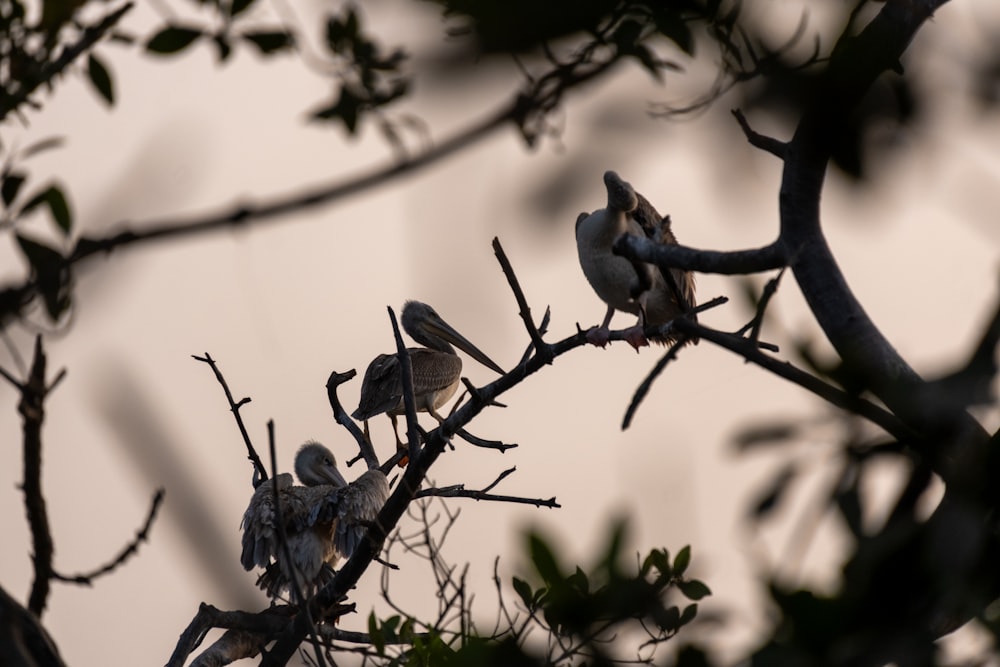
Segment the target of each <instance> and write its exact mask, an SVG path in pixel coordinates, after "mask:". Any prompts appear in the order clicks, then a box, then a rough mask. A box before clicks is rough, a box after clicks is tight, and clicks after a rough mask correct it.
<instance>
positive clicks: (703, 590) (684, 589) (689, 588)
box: [677, 579, 712, 600]
mask: <svg viewBox="0 0 1000 667" xmlns="http://www.w3.org/2000/svg"><path fill="white" fill-rule="evenodd" d="M677 588H679V589H680V591H681V593H683V594H684V597H686V598H687V599H689V600H700V599H702V598H703V597H706V596H708V595H711V594H712V591H711V590H710V589H709V588H708V586H706V585H705V584H704V583H703V582H701V581H698V580H697V579H689V580H687V581H679V582H677Z"/></svg>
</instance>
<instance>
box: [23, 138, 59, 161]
mask: <svg viewBox="0 0 1000 667" xmlns="http://www.w3.org/2000/svg"><path fill="white" fill-rule="evenodd" d="M65 142H66V139H65V138H63V137H48V138H46V139H42V140H40V141H36V142H35V143H33V144H29V145H28V146H27V148H25V149H24V150H22V151H21V158H22V159H25V160H26V159H28V158H29V157H31V156H33V155H38V154H39V153H44V152H45V151H48V150H52V149H53V148H60V147H61V146H62V145H63V144H64V143H65Z"/></svg>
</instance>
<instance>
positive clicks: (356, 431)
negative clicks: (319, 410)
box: [326, 368, 379, 470]
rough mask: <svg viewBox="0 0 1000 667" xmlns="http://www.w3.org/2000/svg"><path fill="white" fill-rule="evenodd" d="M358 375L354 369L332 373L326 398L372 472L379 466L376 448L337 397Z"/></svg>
mask: <svg viewBox="0 0 1000 667" xmlns="http://www.w3.org/2000/svg"><path fill="white" fill-rule="evenodd" d="M357 374H358V373H357V371H355V370H354V369H353V368H352V369H351V370H349V371H347V372H345V373H338V372H337V371H333V372H332V373H330V377H329V378H328V379H327V381H326V396H327V399H328V400H329V401H330V408H331V409H332V410H333V418H334V419H335V420H336V421H337V423H338V424H340V425H341V426H343V427H344V428H345V429H347V432H348V433H350V434H351V437H353V438H354V440H355V441H356V442H357V443H358V451H359V455H360V456H361V458H363V459H364V460H365V465H366V466H367V468H368V469H369V470H372V469H373V468H377V467H378V465H379V463H378V455H377V454H376V453H375V448H374V447H372V443H371V442H370V441H369V440H368V438H366V437H365V434H364V433H362V432H361V429H360V428H358V425H357V424H355V423H354V420H353V419H351V416H350V415H349V414H347V410H345V409H344V406H343V404H341V402H340V397H339V396H337V388H338V387H340V385H342V384H344V383H345V382H347V381H348V380H351V379H353V378H354V377H355V376H356V375H357ZM353 460H354V459H352V461H353Z"/></svg>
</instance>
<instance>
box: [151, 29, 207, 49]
mask: <svg viewBox="0 0 1000 667" xmlns="http://www.w3.org/2000/svg"><path fill="white" fill-rule="evenodd" d="M202 34H203V33H202V31H201V30H199V29H197V28H183V27H181V26H167V27H166V28H163V29H162V30H160V31H159V32H158V33H156V34H155V35H153V37H152V38H150V40H149V41H148V42H146V50H147V51H149V52H150V53H158V54H160V55H168V54H172V53H178V52H180V51H183V50H184V49H186V48H187V47H189V46H191V44H192V43H193V42H194V41H195V40H196V39H198V38H199V37H201V36H202Z"/></svg>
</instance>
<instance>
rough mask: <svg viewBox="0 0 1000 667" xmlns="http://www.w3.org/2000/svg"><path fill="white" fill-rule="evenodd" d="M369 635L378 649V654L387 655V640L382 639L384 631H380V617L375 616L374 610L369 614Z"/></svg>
mask: <svg viewBox="0 0 1000 667" xmlns="http://www.w3.org/2000/svg"><path fill="white" fill-rule="evenodd" d="M368 636H369V637H370V638H371V641H372V645H373V646H374V647H375V650H376V651H378V654H379V655H385V641H384V640H383V639H382V633H381V632H380V631H379V628H378V617H377V616H375V612H374V611H373V612H371V613H370V614H368Z"/></svg>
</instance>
